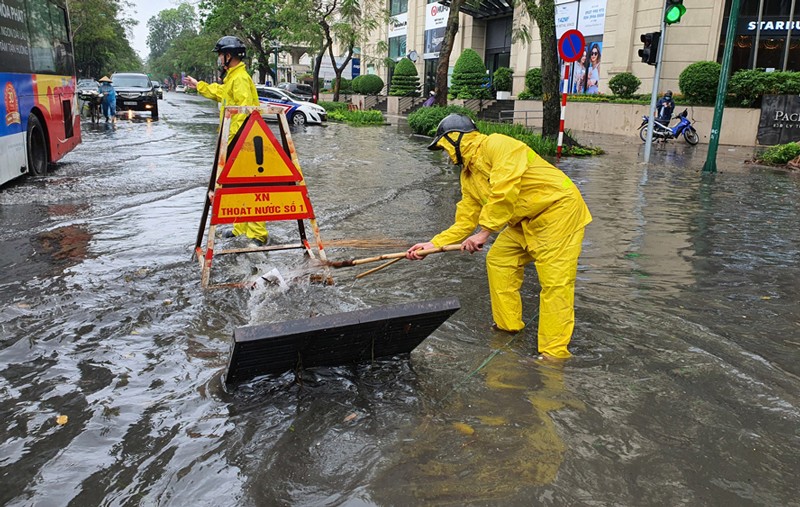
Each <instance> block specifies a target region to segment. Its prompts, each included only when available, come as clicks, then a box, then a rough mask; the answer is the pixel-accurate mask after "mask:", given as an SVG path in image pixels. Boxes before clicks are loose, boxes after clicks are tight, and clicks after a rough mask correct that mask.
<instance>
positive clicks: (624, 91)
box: [608, 72, 642, 99]
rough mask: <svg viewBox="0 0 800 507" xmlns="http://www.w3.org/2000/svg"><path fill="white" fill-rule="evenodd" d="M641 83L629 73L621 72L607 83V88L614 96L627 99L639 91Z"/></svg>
mask: <svg viewBox="0 0 800 507" xmlns="http://www.w3.org/2000/svg"><path fill="white" fill-rule="evenodd" d="M641 84H642V82H641V81H640V80H639V78H638V77H636V76H634V75H633V74H631V73H630V72H621V73H619V74H617V75H616V76H614V77H612V78H611V79H610V80H609V81H608V87H609V88H611V91H612V92H613V93H614V95H617V96H619V97H622V98H624V99H629V98H631V97H633V94H634V93H636V91H637V90H638V89H639V86H641Z"/></svg>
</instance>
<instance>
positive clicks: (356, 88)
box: [350, 74, 364, 93]
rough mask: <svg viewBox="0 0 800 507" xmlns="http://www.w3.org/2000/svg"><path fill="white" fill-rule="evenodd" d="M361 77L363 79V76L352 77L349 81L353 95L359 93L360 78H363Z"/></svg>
mask: <svg viewBox="0 0 800 507" xmlns="http://www.w3.org/2000/svg"><path fill="white" fill-rule="evenodd" d="M363 77H364V75H363V74H362V75H360V76H356V77H354V78H353V80H352V81H350V89H351V90H353V93H361V84H360V83H361V78H363Z"/></svg>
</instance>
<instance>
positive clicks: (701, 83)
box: [678, 62, 722, 104]
mask: <svg viewBox="0 0 800 507" xmlns="http://www.w3.org/2000/svg"><path fill="white" fill-rule="evenodd" d="M721 68H722V66H721V65H720V64H718V63H717V62H695V63H693V64H691V65H689V66H688V67H686V68H685V69H683V72H681V75H680V76H679V77H678V86H679V87H680V89H681V93H682V94H683V96H684V97H686V99H687V100H689V101H690V102H693V103H696V104H713V103H714V101H715V99H716V97H717V86H719V73H720V70H721Z"/></svg>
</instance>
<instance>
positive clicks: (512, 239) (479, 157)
mask: <svg viewBox="0 0 800 507" xmlns="http://www.w3.org/2000/svg"><path fill="white" fill-rule="evenodd" d="M428 148H429V149H431V150H445V151H446V152H447V154H448V155H449V156H450V159H451V160H452V162H453V163H454V164H457V165H461V166H462V167H463V168H462V171H461V201H460V202H459V203H458V205H457V206H456V216H455V223H454V224H453V225H452V226H450V227H449V228H448V229H447V230H445V231H443V232H441V233H439V234H437V235H436V236H434V238H433V239H431V241H429V242H426V243H417V244H416V245H414V246H412V247H411V248H409V250H408V252H407V254H406V256H407V257H408V258H409V259H421V258H422V257H420V256H419V255H418V254H416V252H415V251H416V250H420V249H426V248H435V247H441V246H444V245H450V244H454V243H459V242H462V243H461V249H462V250H466V251H468V252H476V251H478V250H481V248H482V247H483V245H484V243H486V241H487V240H488V239H489V237H490V236H491V235H492V234H495V233H499V234H498V236H497V238H496V239H495V241H494V244H493V245H492V247H491V249H490V250H489V253H488V254H487V256H486V270H487V274H488V277H489V291H490V295H491V301H492V316H493V317H494V325H495V326H496V327H497V328H498V329H500V330H503V331H509V332H518V331H521V330H522V328H524V327H525V323H524V322H523V320H522V299H521V297H520V293H519V291H520V288H521V287H522V280H523V275H524V267H525V265H527V264H528V263H530V262H531V261H533V262H534V264H535V266H536V272H537V273H538V275H539V283H540V285H541V287H542V290H541V293H540V296H539V331H538V348H539V353H540V354H541V355H542V357H543V358H547V359H553V358H555V359H565V358H568V357H570V355H571V354H570V352H569V350H568V349H567V346H568V345H569V342H570V339H571V338H572V331H573V328H574V325H575V309H574V300H575V278H576V275H577V270H578V256H579V255H580V253H581V242H582V240H583V232H584V228H585V227H586V225H587V224H588V223H589V222H591V221H592V216H591V214H590V213H589V209H588V208H587V207H586V203H584V201H583V198H582V197H581V194H580V192H579V191H578V189H577V187H576V186H575V184H574V183H573V182H572V180H570V179H569V178H568V177H567V176H566V175H565V174H564V173H563V172H561V171H560V170H558V169H557V168H555V167H553V166H552V165H551V164H549V163H548V162H546V161H545V160H544V159H543V158H542V157H540V156H539V155H537V154H536V152H534V151H533V150H532V149H531V148H529V147H528V146H527V145H525V144H524V143H522V142H520V141H517V140H516V139H513V138H511V137H508V136H505V135H502V134H492V135H489V136H487V135H484V134H481V133H480V132H478V129H477V127H476V126H475V123H474V122H473V121H472V120H471V119H470V118H469V117H467V116H464V115H459V114H451V115H449V116H447V117H446V118H445V119H443V120H442V121H441V123H439V126H438V128H437V130H436V137H435V138H434V140H433V142H432V143H431V144H430V145H429V146H428ZM478 226H480V231H479V232H477V233H475V234H473V232H474V231H475V229H476V227H478Z"/></svg>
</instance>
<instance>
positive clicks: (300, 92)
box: [278, 83, 316, 102]
mask: <svg viewBox="0 0 800 507" xmlns="http://www.w3.org/2000/svg"><path fill="white" fill-rule="evenodd" d="M278 88H280V89H281V90H286V91H287V92H290V93H293V94H295V95H297V96H298V97H300V98H301V99H303V100H307V101H309V102H316V99H315V97H314V89H313V88H311V85H307V84H302V83H281V84H279V85H278Z"/></svg>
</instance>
